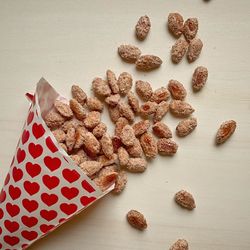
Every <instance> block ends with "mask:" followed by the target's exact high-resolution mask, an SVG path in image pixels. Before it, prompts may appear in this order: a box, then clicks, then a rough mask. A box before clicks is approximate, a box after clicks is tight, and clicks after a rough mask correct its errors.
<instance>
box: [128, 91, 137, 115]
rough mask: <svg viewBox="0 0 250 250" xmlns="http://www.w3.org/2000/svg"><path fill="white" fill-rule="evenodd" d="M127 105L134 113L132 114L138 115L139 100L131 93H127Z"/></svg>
mask: <svg viewBox="0 0 250 250" xmlns="http://www.w3.org/2000/svg"><path fill="white" fill-rule="evenodd" d="M127 97H128V104H129V105H130V107H131V109H132V110H133V111H134V113H135V114H136V113H138V112H139V111H140V107H139V100H138V99H137V97H136V96H135V94H134V93H133V92H132V91H129V93H128V96H127Z"/></svg>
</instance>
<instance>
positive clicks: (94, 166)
mask: <svg viewBox="0 0 250 250" xmlns="http://www.w3.org/2000/svg"><path fill="white" fill-rule="evenodd" d="M80 168H81V169H82V170H83V171H84V173H85V174H86V175H87V176H92V175H94V174H95V173H97V172H98V171H99V170H100V169H101V168H102V164H101V163H100V162H98V161H84V162H83V163H81V164H80Z"/></svg>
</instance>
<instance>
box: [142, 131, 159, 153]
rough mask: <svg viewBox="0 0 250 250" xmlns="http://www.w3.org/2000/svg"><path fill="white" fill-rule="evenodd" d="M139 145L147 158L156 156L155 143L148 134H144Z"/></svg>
mask: <svg viewBox="0 0 250 250" xmlns="http://www.w3.org/2000/svg"><path fill="white" fill-rule="evenodd" d="M140 143H141V146H142V149H143V151H144V154H145V156H146V157H147V158H155V157H156V155H157V152H158V151H157V141H156V139H155V138H154V137H153V135H152V134H151V133H149V132H146V133H144V134H143V135H142V136H141V138H140Z"/></svg>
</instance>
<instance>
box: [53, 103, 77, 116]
mask: <svg viewBox="0 0 250 250" xmlns="http://www.w3.org/2000/svg"><path fill="white" fill-rule="evenodd" d="M54 106H55V108H56V110H57V111H58V112H59V113H60V114H61V115H62V116H63V117H65V118H71V117H72V116H73V112H72V110H71V108H70V106H69V105H68V104H66V103H64V102H62V101H59V100H55V102H54Z"/></svg>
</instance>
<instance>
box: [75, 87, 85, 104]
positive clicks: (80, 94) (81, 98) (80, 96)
mask: <svg viewBox="0 0 250 250" xmlns="http://www.w3.org/2000/svg"><path fill="white" fill-rule="evenodd" d="M71 93H72V97H73V98H74V99H76V100H77V101H78V102H79V103H80V104H81V105H84V104H85V102H86V99H87V95H86V93H85V92H84V91H83V90H82V89H81V88H80V87H79V86H78V85H72V87H71Z"/></svg>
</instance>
